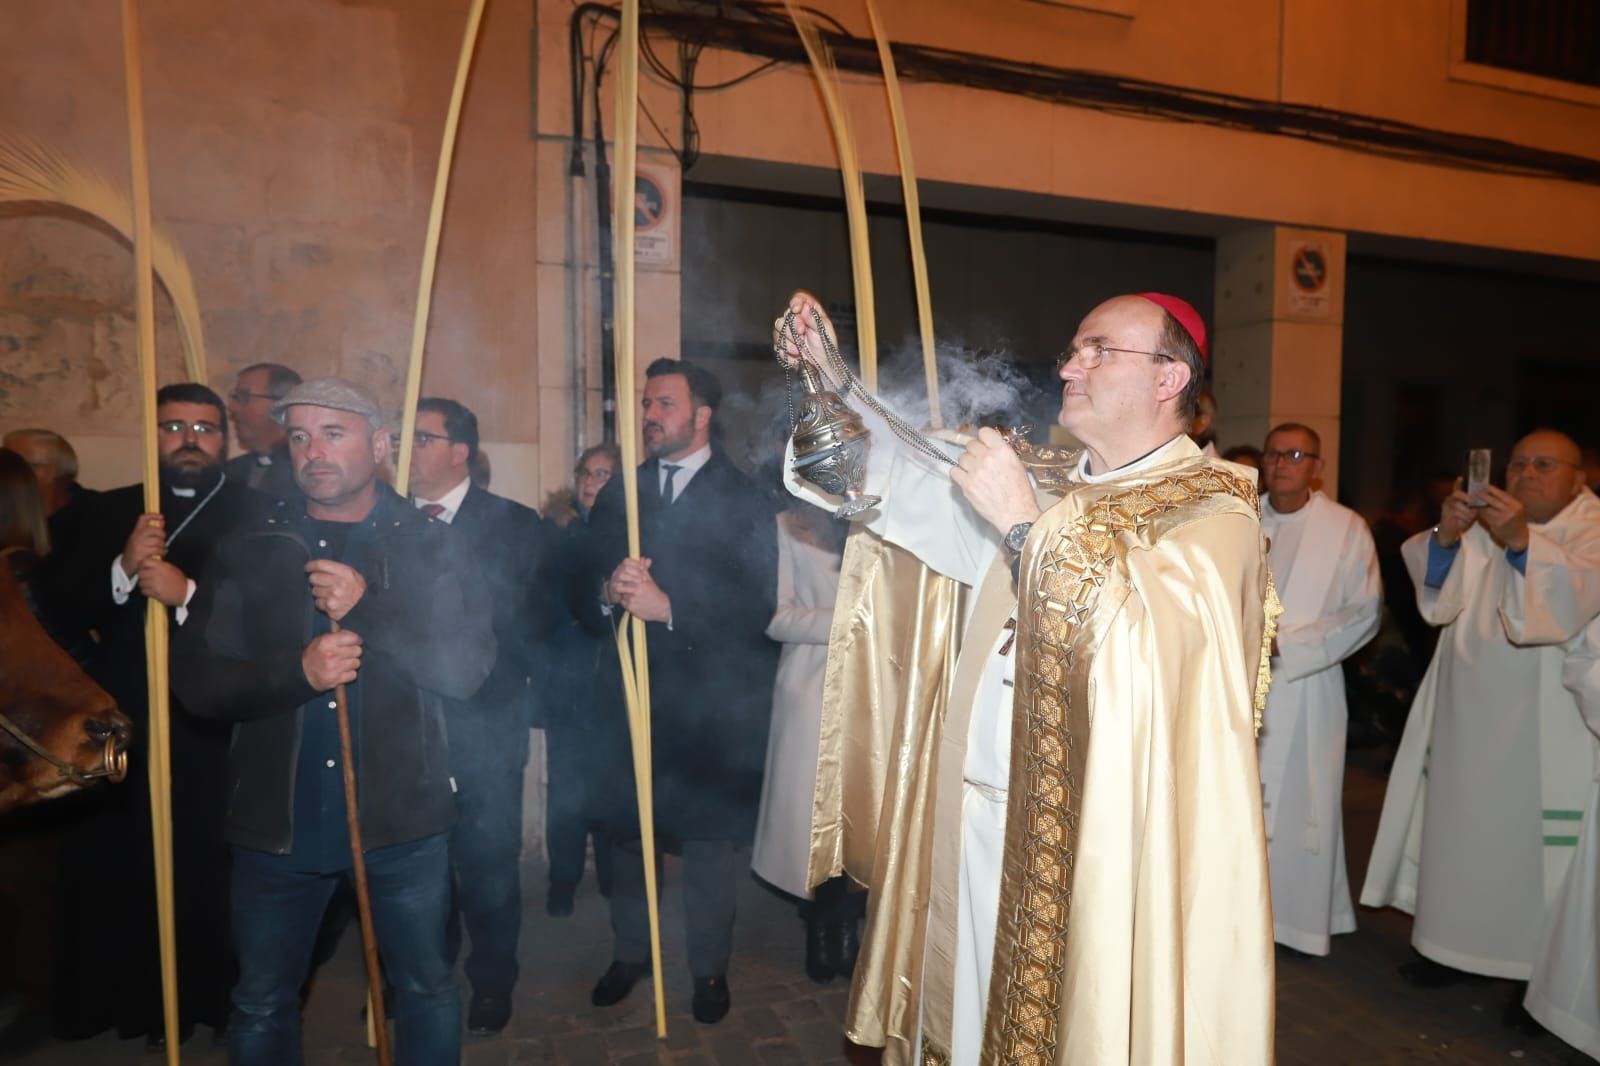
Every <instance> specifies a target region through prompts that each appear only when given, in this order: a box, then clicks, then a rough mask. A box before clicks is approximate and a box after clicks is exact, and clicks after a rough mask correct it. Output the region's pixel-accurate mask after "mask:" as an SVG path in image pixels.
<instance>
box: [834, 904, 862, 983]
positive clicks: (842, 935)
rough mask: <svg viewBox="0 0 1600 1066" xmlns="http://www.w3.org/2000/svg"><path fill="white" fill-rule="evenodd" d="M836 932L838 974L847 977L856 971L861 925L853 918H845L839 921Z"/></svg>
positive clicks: (859, 949)
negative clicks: (837, 940) (837, 941)
mask: <svg viewBox="0 0 1600 1066" xmlns="http://www.w3.org/2000/svg"><path fill="white" fill-rule="evenodd" d="M838 934H839V955H838V959H839V964H838V974H839V976H840V977H849V976H850V975H851V974H853V973H855V972H856V956H857V955H859V954H861V927H860V925H859V924H857V922H856V920H855V919H854V918H847V919H845V920H844V921H842V922H840V923H839V925H838Z"/></svg>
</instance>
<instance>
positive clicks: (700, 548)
mask: <svg viewBox="0 0 1600 1066" xmlns="http://www.w3.org/2000/svg"><path fill="white" fill-rule="evenodd" d="M678 476H679V477H681V476H682V475H681V474H679V475H678ZM659 479H660V472H659V468H658V465H657V460H655V459H651V460H649V461H647V462H645V463H644V464H642V465H641V466H640V467H639V529H640V540H641V544H642V550H641V554H642V555H643V556H644V557H646V558H649V559H650V560H651V561H652V565H651V570H650V574H651V576H652V577H653V578H654V579H655V581H656V583H657V584H658V585H660V586H661V589H662V591H664V592H665V593H666V594H667V595H668V596H669V597H670V598H671V600H672V628H671V629H668V627H667V626H666V625H665V624H664V623H656V622H652V623H650V624H649V626H648V641H649V648H650V701H651V737H652V740H653V744H652V752H653V761H654V776H655V820H656V833H657V837H658V839H659V840H660V841H661V842H662V845H663V846H666V847H671V846H672V845H673V844H674V843H675V842H676V841H681V840H736V841H741V842H748V841H749V840H750V838H751V836H752V835H753V834H754V831H755V817H756V808H757V806H758V805H759V804H760V801H761V778H762V775H763V773H764V771H765V768H766V756H767V732H768V727H769V725H770V723H771V719H772V682H773V677H774V675H775V674H776V672H777V665H778V650H779V649H778V645H777V644H775V643H773V642H772V641H771V640H769V639H768V638H767V635H766V630H767V625H768V624H769V623H770V622H771V621H772V612H773V609H774V606H775V604H776V602H777V594H778V549H777V527H776V525H775V519H774V512H773V508H772V504H771V502H770V495H769V494H768V493H765V492H762V491H761V490H760V489H759V488H757V486H756V485H755V483H754V482H752V481H751V480H750V479H749V478H748V477H746V476H745V474H744V473H743V472H741V471H740V470H739V468H738V467H736V466H735V465H734V464H733V462H732V461H731V460H729V459H728V458H727V457H726V456H725V455H723V454H722V452H721V451H720V450H715V449H714V450H713V452H712V456H711V459H710V461H708V462H707V463H706V465H705V466H704V467H702V468H701V469H700V470H699V472H697V473H696V474H695V475H694V477H693V478H692V479H691V480H690V481H689V483H688V485H687V486H685V487H684V488H683V490H682V491H681V492H679V493H678V495H677V498H676V499H675V500H674V501H673V502H671V503H666V502H664V501H663V499H662V497H661V492H660V487H659ZM590 531H591V536H590V549H591V554H590V557H589V559H590V561H589V566H588V575H589V576H588V581H587V585H588V590H584V591H583V592H581V593H580V594H579V595H578V596H577V597H576V599H577V603H576V604H575V606H577V607H579V609H580V610H583V611H584V613H585V615H586V619H585V620H586V623H587V625H588V626H589V628H590V629H591V631H594V632H601V633H603V634H605V636H604V638H603V639H602V641H601V662H600V668H599V672H598V676H597V679H596V688H595V703H596V706H595V712H596V716H597V722H596V725H597V727H598V729H599V730H601V731H602V732H603V734H604V736H605V741H604V742H603V744H602V752H601V755H602V758H603V759H604V761H605V763H606V765H607V767H608V769H607V771H606V772H605V773H604V774H603V775H602V776H601V780H603V781H606V782H608V786H607V787H606V788H603V789H597V790H596V792H597V793H599V795H598V796H596V797H595V801H596V807H595V809H594V810H593V811H592V814H593V815H594V816H595V817H597V818H598V819H600V820H601V821H603V822H605V823H606V825H607V828H608V830H609V832H610V833H611V834H612V838H613V839H614V840H628V839H638V836H639V830H638V813H637V806H636V801H635V793H634V789H633V788H632V782H633V780H634V777H633V762H632V755H631V752H632V748H631V745H630V743H629V739H628V726H627V713H626V708H625V704H624V701H623V694H622V681H621V673H620V671H619V667H618V664H617V650H616V643H615V641H614V640H613V639H611V637H610V635H609V630H608V629H607V628H606V625H607V624H608V623H609V622H611V621H614V619H605V618H603V617H602V616H601V614H600V611H599V600H600V590H601V585H602V584H603V582H604V580H605V578H606V577H609V576H610V574H611V571H612V570H613V569H615V567H616V565H617V563H619V562H621V561H622V559H624V558H625V557H626V556H627V525H626V519H625V512H624V508H623V497H622V478H621V477H620V476H619V477H614V478H612V479H611V482H610V483H609V484H608V485H607V486H606V487H605V489H604V490H603V491H602V492H601V493H600V497H599V499H597V500H596V501H595V507H594V514H593V516H592V518H591V520H590ZM618 617H620V615H619V616H618Z"/></svg>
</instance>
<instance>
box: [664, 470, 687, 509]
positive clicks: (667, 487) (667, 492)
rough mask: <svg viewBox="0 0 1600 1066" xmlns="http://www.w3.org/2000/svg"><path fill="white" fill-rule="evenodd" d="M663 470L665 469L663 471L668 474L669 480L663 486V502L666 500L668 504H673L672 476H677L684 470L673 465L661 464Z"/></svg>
mask: <svg viewBox="0 0 1600 1066" xmlns="http://www.w3.org/2000/svg"><path fill="white" fill-rule="evenodd" d="M661 469H663V470H665V471H666V472H667V480H666V481H665V482H663V483H662V485H661V498H662V499H663V500H665V501H666V502H667V503H671V502H672V475H674V474H676V473H677V472H678V471H679V470H681V469H683V468H682V467H679V466H674V465H673V464H671V463H662V464H661Z"/></svg>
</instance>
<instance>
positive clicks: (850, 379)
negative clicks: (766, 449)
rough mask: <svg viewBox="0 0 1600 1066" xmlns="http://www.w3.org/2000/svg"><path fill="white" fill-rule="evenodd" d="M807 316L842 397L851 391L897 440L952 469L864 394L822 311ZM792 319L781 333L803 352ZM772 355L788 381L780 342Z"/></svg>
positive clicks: (940, 454) (896, 417)
mask: <svg viewBox="0 0 1600 1066" xmlns="http://www.w3.org/2000/svg"><path fill="white" fill-rule="evenodd" d="M811 317H812V320H813V321H814V322H815V323H816V325H817V336H818V337H820V338H821V339H822V351H823V354H824V355H825V356H826V357H827V361H828V365H829V367H830V369H831V370H832V371H833V374H834V376H835V377H837V378H838V379H839V381H840V382H841V383H842V384H843V387H844V391H845V394H846V395H849V394H850V393H852V392H853V393H855V394H856V395H857V396H859V397H860V398H861V402H862V403H864V404H866V405H867V407H869V408H870V409H871V410H872V411H873V412H874V413H875V414H877V416H878V417H879V418H881V419H883V420H884V421H885V422H887V423H888V424H889V429H890V431H891V432H893V433H894V435H895V436H896V437H899V438H900V439H901V440H902V441H904V442H905V443H906V444H908V445H910V446H911V447H912V448H915V449H916V450H917V451H919V452H921V453H922V454H923V455H926V456H927V457H928V458H930V459H933V460H935V461H936V462H942V463H945V464H947V465H949V466H955V465H956V461H955V460H954V459H952V458H950V456H948V455H946V454H945V453H944V451H943V450H941V449H940V448H939V447H938V446H937V445H935V444H934V443H933V442H932V441H930V440H929V439H928V438H927V437H925V436H923V435H922V434H921V433H919V432H918V431H917V429H916V427H914V426H912V425H911V424H910V423H909V422H907V421H906V420H905V419H903V418H901V417H900V416H899V415H897V414H895V413H894V412H893V411H891V410H889V409H888V408H887V407H885V406H884V405H883V404H882V402H880V401H879V400H878V398H877V397H876V396H874V395H872V393H870V392H868V391H867V389H866V387H865V386H863V385H862V384H861V381H860V379H858V378H857V377H856V376H855V374H853V373H851V371H850V367H849V366H848V365H847V364H846V363H845V361H844V356H842V355H840V354H839V346H838V345H837V344H835V343H834V341H833V337H832V336H830V335H829V333H828V328H827V326H826V324H824V322H823V319H822V312H821V311H819V310H817V309H816V308H812V309H811ZM794 319H795V314H794V312H793V311H790V312H788V313H787V314H785V315H784V318H783V333H784V334H786V335H787V336H788V338H789V339H790V340H792V341H794V347H795V351H797V352H803V351H805V346H804V345H802V344H801V343H800V335H799V334H798V333H797V332H795V328H794ZM773 355H774V356H775V357H776V358H777V360H778V362H779V363H781V364H783V368H784V379H785V381H786V382H791V380H792V379H791V377H790V375H791V373H792V371H791V369H790V367H789V361H788V360H787V359H785V358H784V357H783V351H782V345H781V341H780V343H779V344H778V345H774V346H773ZM787 392H788V398H789V425H790V428H791V430H792V429H793V427H794V425H795V422H796V416H795V412H794V390H793V388H790V389H789V390H787Z"/></svg>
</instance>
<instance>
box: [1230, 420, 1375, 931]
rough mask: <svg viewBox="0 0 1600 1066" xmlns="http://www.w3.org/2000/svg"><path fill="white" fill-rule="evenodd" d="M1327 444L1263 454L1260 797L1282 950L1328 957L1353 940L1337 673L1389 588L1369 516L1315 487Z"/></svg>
mask: <svg viewBox="0 0 1600 1066" xmlns="http://www.w3.org/2000/svg"><path fill="white" fill-rule="evenodd" d="M1322 469H1323V462H1322V438H1321V437H1320V436H1318V434H1317V432H1316V430H1314V429H1312V428H1310V427H1309V426H1303V425H1300V424H1299V423H1295V422H1286V423H1284V424H1283V425H1281V426H1278V427H1277V428H1275V429H1274V430H1272V432H1271V433H1268V434H1267V441H1266V446H1265V448H1264V449H1263V451H1262V456H1261V487H1262V488H1263V489H1264V490H1265V492H1266V495H1265V498H1264V499H1263V500H1262V501H1261V531H1262V532H1263V533H1265V534H1266V535H1267V541H1268V543H1269V544H1270V545H1271V549H1270V551H1269V552H1268V555H1267V559H1268V561H1269V562H1270V563H1271V564H1272V575H1273V578H1274V579H1275V580H1276V582H1277V585H1278V598H1279V599H1280V600H1282V601H1283V616H1282V617H1281V618H1280V619H1279V620H1278V639H1277V644H1276V646H1275V647H1274V651H1273V658H1272V690H1271V691H1270V692H1269V693H1268V695H1267V710H1266V714H1265V715H1264V716H1263V718H1262V723H1261V739H1260V751H1261V788H1262V804H1263V808H1264V810H1265V814H1266V821H1267V861H1268V864H1269V868H1270V870H1271V874H1272V930H1273V936H1274V938H1275V939H1276V940H1277V942H1278V943H1280V944H1283V945H1284V946H1286V947H1289V948H1292V949H1294V950H1295V951H1300V952H1304V953H1305V954H1307V955H1326V954H1327V953H1328V940H1329V937H1330V936H1331V935H1332V934H1334V933H1353V932H1355V928H1356V915H1355V906H1354V904H1353V903H1352V902H1351V899H1350V879H1349V875H1348V874H1347V873H1346V872H1345V862H1344V816H1343V811H1342V808H1341V804H1340V801H1341V799H1342V797H1343V794H1344V735H1345V725H1346V722H1347V720H1348V717H1349V716H1348V713H1347V711H1346V709H1345V702H1344V672H1343V670H1342V669H1341V668H1340V666H1339V664H1340V663H1342V662H1343V661H1344V660H1345V659H1347V658H1349V657H1350V656H1351V655H1353V654H1354V653H1355V652H1356V651H1357V650H1358V649H1359V648H1360V647H1361V646H1362V645H1363V644H1365V643H1366V642H1367V641H1369V640H1371V639H1372V637H1373V635H1374V634H1375V633H1377V632H1378V613H1379V607H1380V605H1381V603H1382V599H1383V586H1382V584H1381V583H1380V582H1379V580H1378V555H1377V551H1376V549H1375V548H1374V547H1373V544H1372V533H1371V531H1369V530H1368V529H1367V524H1366V522H1364V521H1362V519H1361V516H1360V515H1358V514H1356V513H1355V512H1354V511H1352V510H1350V508H1348V507H1342V506H1340V505H1339V504H1337V503H1335V502H1333V501H1332V500H1330V499H1329V498H1328V497H1327V496H1325V495H1323V494H1322V493H1321V492H1317V491H1313V489H1312V486H1313V484H1315V483H1316V481H1317V480H1318V479H1319V478H1320V477H1321V476H1322Z"/></svg>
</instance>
